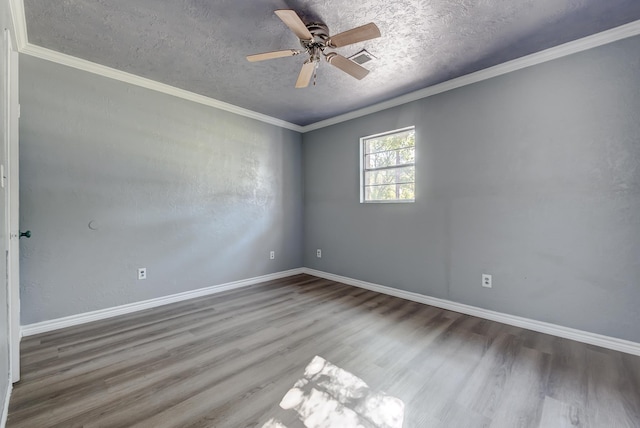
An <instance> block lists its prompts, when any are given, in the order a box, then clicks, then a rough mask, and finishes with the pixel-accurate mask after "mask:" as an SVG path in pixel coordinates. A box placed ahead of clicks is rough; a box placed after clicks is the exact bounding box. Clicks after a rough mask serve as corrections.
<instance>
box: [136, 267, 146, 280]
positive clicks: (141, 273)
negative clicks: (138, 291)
mask: <svg viewBox="0 0 640 428" xmlns="http://www.w3.org/2000/svg"><path fill="white" fill-rule="evenodd" d="M138 279H147V268H138Z"/></svg>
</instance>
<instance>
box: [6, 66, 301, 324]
mask: <svg viewBox="0 0 640 428" xmlns="http://www.w3.org/2000/svg"><path fill="white" fill-rule="evenodd" d="M20 61H21V70H20V71H21V75H20V92H21V94H20V95H21V104H22V119H21V124H20V145H21V147H20V150H21V151H20V163H21V164H20V180H21V183H20V185H21V191H20V199H21V218H20V222H21V226H22V228H23V229H30V230H31V231H32V232H33V236H32V238H31V239H30V240H28V241H27V240H23V245H22V247H21V250H22V251H21V274H22V291H21V298H22V323H23V324H30V323H34V322H38V321H43V320H50V319H54V318H59V317H64V316H68V315H74V314H78V313H82V312H87V311H92V310H96V309H102V308H109V307H113V306H116V305H122V304H126V303H131V302H136V301H141V300H145V299H150V298H154V297H159V296H164V295H169V294H173V293H178V292H183V291H187V290H193V289H198V288H202V287H207V286H212V285H215V284H220V283H225V282H228V281H234V280H238V279H245V278H250V277H255V276H258V275H264V274H268V273H273V272H278V271H283V270H287V269H292V268H297V267H300V266H302V220H303V218H302V190H303V189H302V175H301V174H302V173H301V153H302V148H301V144H302V143H301V136H300V134H298V133H296V132H293V131H288V130H283V129H281V128H278V127H275V126H272V125H268V124H264V123H262V122H257V121H254V120H251V119H247V118H244V117H240V116H236V115H233V114H231V113H227V112H223V111H219V110H216V109H213V108H209V107H205V106H202V105H199V104H195V103H192V102H189V101H185V100H181V99H177V98H174V97H171V96H168V95H164V94H160V93H157V92H154V91H149V90H146V89H143V88H139V87H135V86H131V85H128V84H124V83H121V82H117V81H113V80H110V79H106V78H102V77H99V76H96V75H92V74H89V73H86V72H82V71H78V70H75V69H71V68H67V67H64V66H60V65H56V64H53V63H50V62H47V61H43V60H39V59H35V58H33V57H29V56H24V55H22V56H21V57H20ZM1 211H2V210H0V212H1ZM90 223H91V227H93V228H94V229H97V230H92V229H91V228H90V227H89V225H90ZM270 250H275V251H276V259H275V260H269V251H270ZM138 267H146V268H147V270H148V272H147V274H148V279H147V280H144V281H138V280H137V268H138Z"/></svg>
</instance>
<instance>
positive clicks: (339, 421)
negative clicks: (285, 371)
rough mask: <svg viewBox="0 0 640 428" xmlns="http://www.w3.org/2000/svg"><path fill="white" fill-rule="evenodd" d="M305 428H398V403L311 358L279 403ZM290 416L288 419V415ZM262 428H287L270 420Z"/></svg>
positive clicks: (401, 408)
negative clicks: (301, 375)
mask: <svg viewBox="0 0 640 428" xmlns="http://www.w3.org/2000/svg"><path fill="white" fill-rule="evenodd" d="M280 407H281V408H282V409H283V410H285V411H287V412H295V414H296V416H297V419H299V420H300V421H301V422H302V423H303V424H304V425H305V427H307V428H330V427H341V428H360V427H362V428H402V423H403V419H404V403H403V402H402V400H400V399H398V398H396V397H392V396H390V395H386V394H384V393H382V392H377V391H372V390H371V389H370V388H369V386H368V385H367V384H366V383H365V382H364V381H363V380H362V379H360V378H359V377H357V376H355V375H354V374H352V373H349V372H348V371H346V370H344V369H341V368H340V367H338V366H336V365H334V364H332V363H330V362H328V361H327V360H325V359H324V358H322V357H319V356H315V357H314V358H313V359H312V360H311V362H310V363H309V364H308V365H307V367H306V369H305V372H304V376H303V377H302V378H301V379H299V380H298V381H297V382H296V383H295V384H294V385H293V388H291V389H290V390H289V391H288V392H287V393H286V394H285V396H284V397H283V398H282V401H281V402H280ZM289 416H290V415H289ZM262 428H287V426H286V425H285V424H284V423H283V422H282V421H281V419H279V418H271V419H270V420H269V421H267V422H266V423H265V424H264V425H263V426H262Z"/></svg>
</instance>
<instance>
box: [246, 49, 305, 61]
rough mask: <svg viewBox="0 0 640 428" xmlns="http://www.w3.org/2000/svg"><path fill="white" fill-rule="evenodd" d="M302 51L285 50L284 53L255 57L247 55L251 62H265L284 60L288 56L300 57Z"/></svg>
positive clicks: (269, 53) (261, 54)
mask: <svg viewBox="0 0 640 428" xmlns="http://www.w3.org/2000/svg"><path fill="white" fill-rule="evenodd" d="M299 53H300V51H297V50H295V49H285V50H283V51H273V52H264V53H259V54H254V55H247V60H248V61H250V62H256V61H264V60H265V59H273V58H284V57H286V56H294V55H298V54H299Z"/></svg>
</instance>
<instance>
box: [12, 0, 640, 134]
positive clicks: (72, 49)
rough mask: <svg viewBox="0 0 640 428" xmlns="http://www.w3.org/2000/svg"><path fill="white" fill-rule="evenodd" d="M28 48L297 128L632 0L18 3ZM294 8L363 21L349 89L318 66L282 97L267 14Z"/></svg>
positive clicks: (489, 60) (344, 24) (550, 35)
mask: <svg viewBox="0 0 640 428" xmlns="http://www.w3.org/2000/svg"><path fill="white" fill-rule="evenodd" d="M24 3H25V12H26V19H27V32H28V40H29V42H30V43H32V44H35V45H39V46H42V47H45V48H49V49H52V50H55V51H59V52H63V53H65V54H69V55H73V56H76V57H79V58H83V59H86V60H89V61H93V62H96V63H98V64H103V65H106V66H109V67H112V68H116V69H119V70H123V71H127V72H129V73H133V74H136V75H139V76H143V77H147V78H150V79H153V80H156V81H159V82H162V83H166V84H169V85H172V86H175V87H178V88H181V89H186V90H189V91H192V92H195V93H198V94H202V95H206V96H209V97H212V98H215V99H218V100H221V101H225V102H227V103H231V104H234V105H237V106H240V107H243V108H246V109H249V110H253V111H257V112H260V113H263V114H267V115H269V116H273V117H277V118H279V119H283V120H286V121H289V122H292V123H295V124H298V125H306V124H310V123H313V122H317V121H319V120H323V119H327V118H330V117H333V116H336V115H339V114H342V113H346V112H349V111H352V110H355V109H358V108H362V107H366V106H369V105H372V104H375V103H377V102H380V101H384V100H387V99H390V98H394V97H397V96H399V95H403V94H406V93H408V92H412V91H415V90H417V89H421V88H424V87H427V86H430V85H433V84H436V83H440V82H443V81H446V80H449V79H452V78H455V77H459V76H462V75H465V74H468V73H471V72H473V71H477V70H481V69H484V68H487V67H490V66H493V65H496V64H500V63H503V62H506V61H509V60H512V59H515V58H518V57H521V56H524V55H528V54H531V53H534V52H538V51H541V50H544V49H547V48H550V47H553V46H556V45H559V44H562V43H566V42H569V41H572V40H576V39H579V38H582V37H585V36H588V35H591V34H594V33H598V32H601V31H604V30H607V29H610V28H613V27H617V26H619V25H622V24H626V23H629V22H631V21H635V20H638V19H640V1H639V0H399V1H389V0H387V1H384V0H360V1H357V2H347V1H338V0H312V1H284V0H280V1H279V0H119V1H114V0H64V1H51V0H24ZM276 9H294V10H296V11H298V13H299V14H300V16H301V17H302V19H303V21H305V22H307V23H309V22H318V21H320V22H324V23H326V24H327V25H328V26H329V30H330V32H331V34H337V33H339V32H342V31H345V30H348V29H350V28H352V27H356V26H359V25H363V24H366V23H368V22H375V23H376V24H377V25H378V27H379V28H380V31H381V32H382V37H381V38H380V39H377V40H371V41H367V42H363V43H359V44H355V45H351V46H346V47H343V48H340V49H337V51H338V52H339V53H341V54H342V55H344V56H350V55H352V54H354V53H356V52H358V51H359V50H360V49H362V48H366V49H367V50H368V51H369V52H371V53H372V54H373V55H375V56H376V57H377V58H378V59H377V60H376V61H374V62H370V63H367V64H365V67H366V68H368V69H370V70H371V73H369V75H368V76H367V77H365V79H364V80H361V81H358V80H356V79H354V78H353V77H351V76H349V75H347V74H345V73H342V72H341V71H340V70H338V69H336V68H334V67H332V66H331V65H329V64H327V63H326V62H323V63H322V64H321V65H320V68H319V69H318V76H317V85H316V86H315V87H314V86H310V87H309V88H306V89H294V87H293V86H294V83H295V81H296V78H297V75H298V72H299V71H300V67H301V65H302V62H303V61H304V57H303V55H299V56H294V57H289V58H280V59H274V60H270V61H264V62H259V63H249V62H247V60H246V59H245V56H246V55H248V54H253V53H260V52H265V51H272V50H280V49H289V48H293V49H297V48H299V47H300V45H299V43H298V40H297V38H296V37H295V36H294V35H293V33H291V31H289V29H288V28H287V27H286V26H285V25H284V24H283V23H282V21H280V20H279V19H278V17H277V16H276V15H275V14H274V13H273V11H274V10H276Z"/></svg>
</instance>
